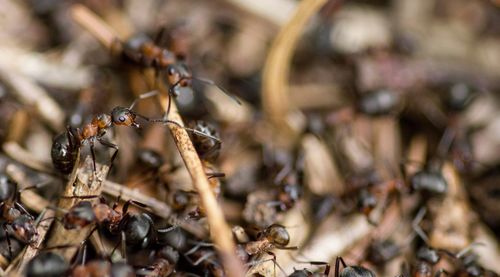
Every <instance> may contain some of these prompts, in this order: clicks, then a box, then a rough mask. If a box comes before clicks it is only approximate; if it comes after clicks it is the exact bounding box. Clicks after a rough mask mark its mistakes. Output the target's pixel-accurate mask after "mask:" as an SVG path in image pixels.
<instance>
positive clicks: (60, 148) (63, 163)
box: [50, 128, 79, 174]
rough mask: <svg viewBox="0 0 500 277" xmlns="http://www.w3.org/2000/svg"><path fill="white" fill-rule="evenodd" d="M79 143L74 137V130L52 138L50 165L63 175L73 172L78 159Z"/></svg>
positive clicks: (71, 129)
mask: <svg viewBox="0 0 500 277" xmlns="http://www.w3.org/2000/svg"><path fill="white" fill-rule="evenodd" d="M78 147H79V142H78V140H77V138H76V137H75V130H74V129H73V128H70V129H68V130H66V131H64V132H63V133H60V134H59V135H57V136H56V137H55V138H54V141H53V142H52V148H51V151H50V155H51V157H52V164H53V165H54V167H55V168H56V169H57V170H58V171H59V172H61V173H63V174H69V173H71V171H72V170H73V167H74V165H75V162H76V159H77V157H78Z"/></svg>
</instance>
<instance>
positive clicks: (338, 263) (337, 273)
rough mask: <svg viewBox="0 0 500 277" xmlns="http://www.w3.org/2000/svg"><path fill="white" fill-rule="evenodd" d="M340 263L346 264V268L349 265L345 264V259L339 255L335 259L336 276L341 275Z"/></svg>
mask: <svg viewBox="0 0 500 277" xmlns="http://www.w3.org/2000/svg"><path fill="white" fill-rule="evenodd" d="M340 263H342V266H344V268H346V267H347V265H346V264H345V262H344V259H342V257H340V256H338V257H337V259H335V277H339V276H340V275H339V272H340Z"/></svg>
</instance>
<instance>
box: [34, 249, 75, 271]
mask: <svg viewBox="0 0 500 277" xmlns="http://www.w3.org/2000/svg"><path fill="white" fill-rule="evenodd" d="M69 269H70V266H69V264H68V262H67V261H66V260H65V259H64V258H63V257H62V256H61V255H59V254H57V253H54V252H46V251H44V252H41V253H39V254H38V255H36V256H35V257H33V258H32V259H31V260H30V261H29V262H28V264H27V265H26V271H25V274H26V277H39V276H48V277H58V276H65V275H66V274H67V273H68V272H69Z"/></svg>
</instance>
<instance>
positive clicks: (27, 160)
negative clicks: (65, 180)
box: [2, 141, 54, 174]
mask: <svg viewBox="0 0 500 277" xmlns="http://www.w3.org/2000/svg"><path fill="white" fill-rule="evenodd" d="M2 148H3V151H4V152H5V154H7V156H9V157H10V158H12V159H13V160H15V161H17V162H19V163H21V164H23V165H25V166H27V167H29V168H31V169H34V170H36V171H41V172H45V173H48V174H54V171H53V170H52V168H51V167H50V165H49V164H47V163H45V162H44V161H41V160H39V159H36V158H33V155H32V154H31V153H30V152H28V151H27V150H26V149H24V148H23V147H21V145H19V144H18V143H17V142H13V141H9V142H6V143H4V144H3V147H2Z"/></svg>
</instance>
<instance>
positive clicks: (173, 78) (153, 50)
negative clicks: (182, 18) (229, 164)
mask: <svg viewBox="0 0 500 277" xmlns="http://www.w3.org/2000/svg"><path fill="white" fill-rule="evenodd" d="M164 30H165V28H162V29H161V31H160V32H158V34H157V36H156V38H155V40H154V41H152V40H151V39H149V38H148V37H147V36H144V35H137V36H135V37H132V38H130V39H129V40H128V41H127V42H125V43H124V47H123V55H124V59H125V60H127V61H130V62H132V63H135V64H138V65H140V66H142V67H144V68H151V67H152V68H154V69H155V74H156V78H155V80H156V81H157V80H158V77H159V75H160V74H161V72H166V73H167V81H168V83H169V84H170V87H169V96H171V97H169V98H168V105H167V113H166V114H167V115H168V114H169V112H170V106H171V101H172V97H177V96H179V94H180V89H181V88H185V87H191V86H192V80H197V81H200V82H202V83H205V84H207V85H212V86H217V87H218V88H219V89H220V90H221V91H222V92H223V93H224V94H226V95H227V96H228V97H230V98H231V99H233V100H234V101H235V102H236V103H238V104H239V105H241V102H240V101H239V100H238V99H237V98H236V97H234V96H232V95H231V94H229V93H228V92H226V91H225V90H224V89H222V88H221V87H220V86H218V85H217V84H215V83H214V82H213V81H211V80H206V79H204V78H198V77H194V76H193V75H192V73H191V71H190V70H189V68H188V66H187V65H186V64H185V63H183V62H182V61H180V60H179V59H178V58H177V57H176V55H175V54H174V53H173V52H171V51H169V50H167V49H166V48H164V47H161V46H159V42H160V40H161V39H162V37H163V33H164ZM174 44H175V43H174Z"/></svg>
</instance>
